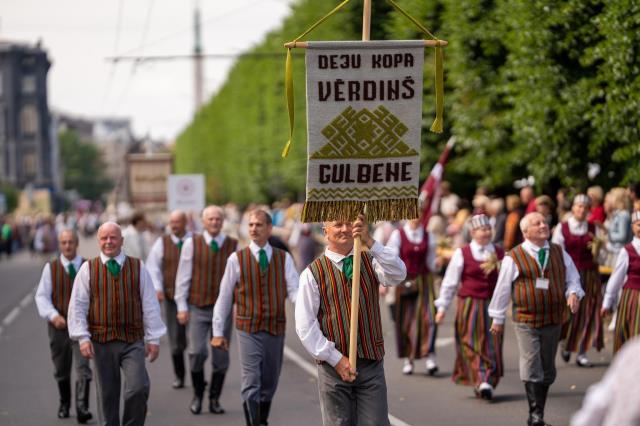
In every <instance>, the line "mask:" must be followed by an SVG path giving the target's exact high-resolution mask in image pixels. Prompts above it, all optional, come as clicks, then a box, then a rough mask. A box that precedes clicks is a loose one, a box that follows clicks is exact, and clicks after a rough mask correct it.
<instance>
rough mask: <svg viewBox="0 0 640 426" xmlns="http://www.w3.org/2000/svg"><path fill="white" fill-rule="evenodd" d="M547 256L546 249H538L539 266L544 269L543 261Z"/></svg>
mask: <svg viewBox="0 0 640 426" xmlns="http://www.w3.org/2000/svg"><path fill="white" fill-rule="evenodd" d="M546 257H547V250H545V249H543V248H541V249H540V250H538V261H539V262H540V267H541V268H542V269H544V261H545V259H546Z"/></svg>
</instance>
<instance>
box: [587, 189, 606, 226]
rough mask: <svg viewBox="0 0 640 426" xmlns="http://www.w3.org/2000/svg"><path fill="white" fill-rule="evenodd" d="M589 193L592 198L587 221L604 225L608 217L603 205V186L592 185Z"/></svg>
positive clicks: (588, 190)
mask: <svg viewBox="0 0 640 426" xmlns="http://www.w3.org/2000/svg"><path fill="white" fill-rule="evenodd" d="M587 195H588V196H589V198H590V199H591V211H590V212H589V217H587V221H588V222H589V223H593V224H594V225H596V226H600V227H602V226H603V225H604V221H605V220H606V218H607V215H606V214H605V211H604V206H603V205H602V203H603V201H604V192H603V191H602V187H600V186H597V185H596V186H590V187H589V189H587Z"/></svg>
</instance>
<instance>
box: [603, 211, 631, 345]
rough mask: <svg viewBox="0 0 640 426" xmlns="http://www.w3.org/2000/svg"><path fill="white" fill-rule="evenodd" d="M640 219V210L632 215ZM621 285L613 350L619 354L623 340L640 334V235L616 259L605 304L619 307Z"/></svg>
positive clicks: (607, 307) (605, 306) (610, 306)
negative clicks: (639, 313)
mask: <svg viewBox="0 0 640 426" xmlns="http://www.w3.org/2000/svg"><path fill="white" fill-rule="evenodd" d="M637 221H640V211H635V212H634V213H633V215H632V223H634V226H635V223H636V222H637ZM620 288H622V295H621V296H620V301H619V302H618V303H617V306H618V309H617V319H616V328H615V331H614V339H613V352H614V353H616V352H618V350H620V348H621V347H622V345H624V343H625V342H626V341H627V340H629V339H631V338H633V337H634V336H637V335H640V315H638V312H639V310H640V238H638V237H637V236H635V237H633V240H632V241H631V242H630V243H629V244H626V245H625V246H624V248H623V249H622V250H620V253H619V254H618V258H617V259H616V265H615V269H614V270H613V273H612V274H611V276H610V277H609V281H608V282H607V289H606V292H605V296H604V301H603V303H602V307H603V308H605V309H608V310H613V309H614V308H615V307H616V302H617V299H618V294H619V293H620Z"/></svg>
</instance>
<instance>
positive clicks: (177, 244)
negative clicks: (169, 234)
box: [176, 240, 184, 251]
mask: <svg viewBox="0 0 640 426" xmlns="http://www.w3.org/2000/svg"><path fill="white" fill-rule="evenodd" d="M183 244H184V241H182V240H178V242H177V243H176V246H178V251H180V250H182V245H183Z"/></svg>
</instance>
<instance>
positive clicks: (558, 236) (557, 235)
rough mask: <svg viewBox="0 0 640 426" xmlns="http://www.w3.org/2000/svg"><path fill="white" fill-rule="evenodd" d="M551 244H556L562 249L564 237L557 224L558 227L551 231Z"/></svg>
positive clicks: (560, 225) (559, 225)
mask: <svg viewBox="0 0 640 426" xmlns="http://www.w3.org/2000/svg"><path fill="white" fill-rule="evenodd" d="M551 242H552V243H554V244H558V245H559V246H560V247H562V248H564V235H562V224H561V223H559V224H558V226H556V228H555V229H554V230H553V237H551Z"/></svg>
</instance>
